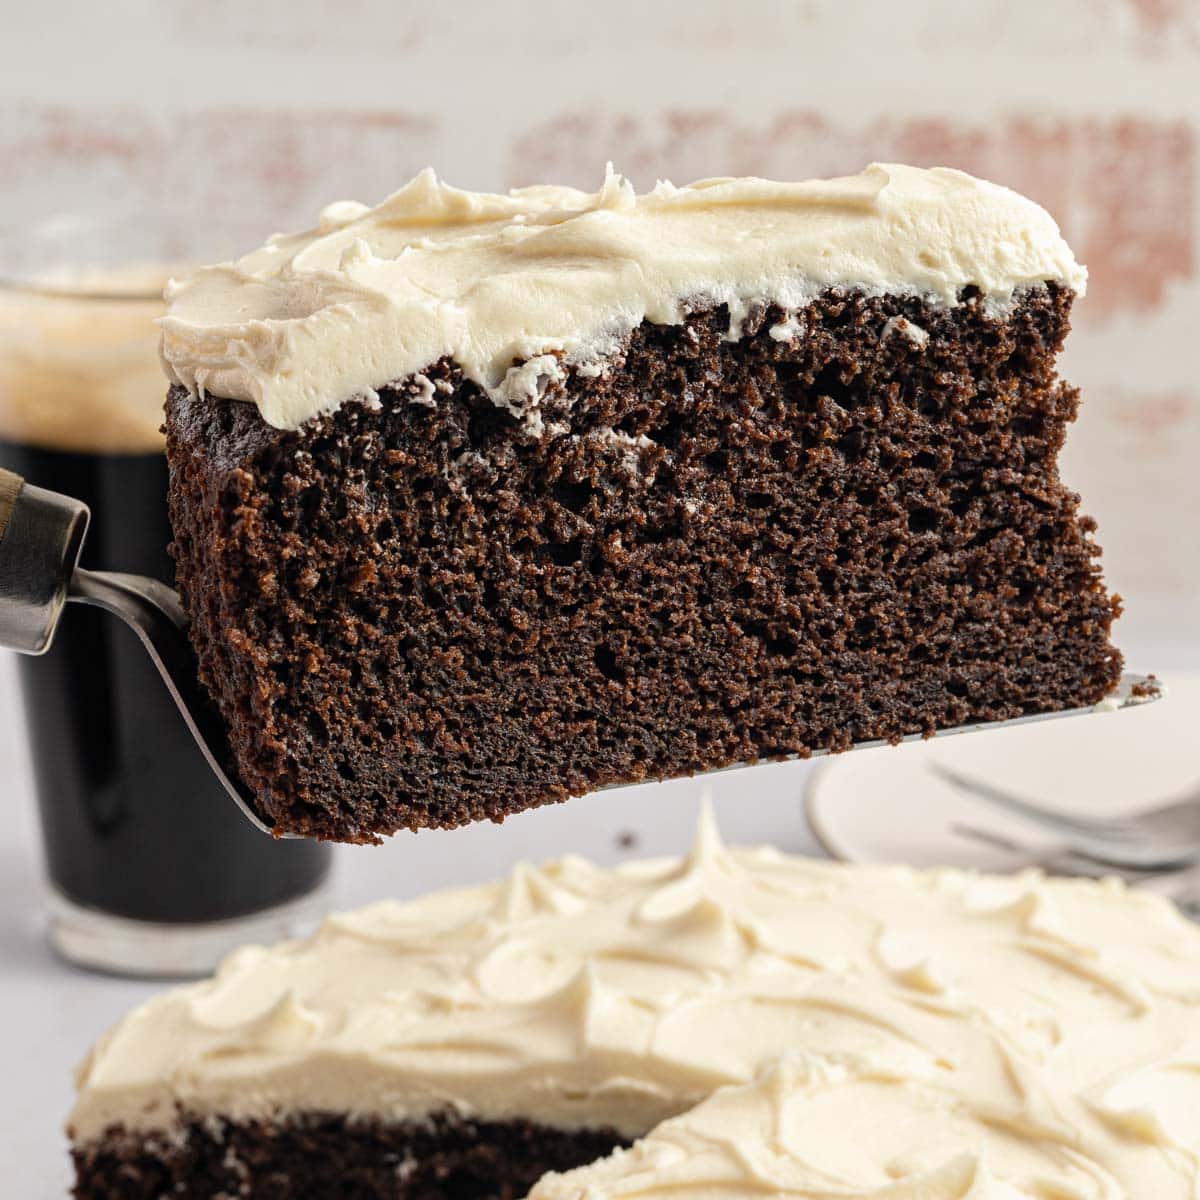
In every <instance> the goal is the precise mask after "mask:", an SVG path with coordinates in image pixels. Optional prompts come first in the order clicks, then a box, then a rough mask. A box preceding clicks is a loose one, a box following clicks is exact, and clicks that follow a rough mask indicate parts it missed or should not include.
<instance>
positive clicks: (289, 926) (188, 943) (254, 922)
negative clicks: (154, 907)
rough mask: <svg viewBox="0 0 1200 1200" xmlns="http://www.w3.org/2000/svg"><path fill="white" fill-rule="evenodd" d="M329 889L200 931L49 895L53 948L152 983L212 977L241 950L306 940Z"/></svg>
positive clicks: (76, 961)
mask: <svg viewBox="0 0 1200 1200" xmlns="http://www.w3.org/2000/svg"><path fill="white" fill-rule="evenodd" d="M329 890H330V889H329V883H328V880H326V881H325V882H323V883H322V884H321V885H320V886H319V887H317V888H316V889H315V890H313V891H310V892H308V893H307V894H306V895H304V896H300V897H298V898H297V899H295V900H290V901H288V902H287V903H286V904H280V905H277V906H276V907H274V908H268V909H264V910H262V911H261V912H256V913H252V914H251V915H250V916H245V917H231V918H229V919H227V920H224V921H205V922H198V923H195V924H175V923H173V922H172V923H168V922H162V921H135V920H130V919H129V918H127V917H115V916H112V915H111V914H110V913H104V912H98V911H97V910H95V909H90V908H84V907H82V906H81V905H78V904H76V903H74V902H73V901H72V900H68V899H67V897H66V896H64V895H63V894H62V893H61V892H59V891H58V890H57V889H55V888H51V889H50V896H49V905H48V907H49V918H50V919H49V924H48V927H47V936H48V938H49V941H50V946H51V948H52V949H53V950H54V952H55V953H56V954H58V955H59V957H60V958H64V959H66V960H67V962H69V963H72V964H73V965H75V966H79V967H87V968H89V969H91V970H94V971H103V972H105V973H108V974H116V975H123V976H140V977H143V978H147V979H186V978H194V977H197V976H202V975H208V974H210V973H211V972H212V971H213V970H214V969H215V968H216V967H217V965H218V964H219V963H220V962H221V960H222V959H223V958H224V957H225V956H226V955H227V954H230V953H231V952H232V951H234V950H236V949H237V948H238V947H239V946H243V945H246V944H248V943H259V944H261V943H269V942H276V941H280V940H282V939H285V938H294V937H302V936H304V935H305V934H307V933H310V932H312V930H313V928H314V927H315V926H316V924H317V923H318V922H319V921H320V919H321V918H322V917H323V916H324V915H325V914H326V912H328V909H329Z"/></svg>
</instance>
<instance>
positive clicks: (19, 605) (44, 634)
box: [0, 468, 91, 654]
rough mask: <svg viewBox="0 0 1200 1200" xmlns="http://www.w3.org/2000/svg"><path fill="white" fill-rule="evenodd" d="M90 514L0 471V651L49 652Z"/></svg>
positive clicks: (74, 502)
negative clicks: (3, 649)
mask: <svg viewBox="0 0 1200 1200" xmlns="http://www.w3.org/2000/svg"><path fill="white" fill-rule="evenodd" d="M90 517H91V514H90V513H89V512H88V509H87V505H86V504H83V503H81V502H80V501H78V500H72V499H71V498H70V497H69V496H61V495H59V494H58V492H48V491H46V490H45V489H44V488H40V487H34V486H33V484H31V483H26V482H25V480H24V479H22V478H21V476H20V475H15V474H13V472H12V471H5V470H4V469H2V468H0V646H3V647H5V648H6V649H9V650H17V651H20V652H21V653H22V654H43V653H45V651H46V650H47V649H49V646H50V642H51V641H52V640H53V638H54V631H55V629H56V628H57V627H58V619H59V617H60V616H61V615H62V610H63V605H64V604H66V602H67V593H68V592H69V591H70V585H71V575H72V573H73V572H74V570H75V564H76V563H77V562H78V561H79V552H80V550H82V549H83V539H84V535H85V534H86V533H87V527H88V521H89V519H90Z"/></svg>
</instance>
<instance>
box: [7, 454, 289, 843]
mask: <svg viewBox="0 0 1200 1200" xmlns="http://www.w3.org/2000/svg"><path fill="white" fill-rule="evenodd" d="M89 516H90V514H89V513H88V509H87V505H85V504H83V503H82V502H80V501H79V500H73V499H72V498H71V497H70V496H63V495H60V494H59V493H58V492H50V491H46V490H45V489H44V488H39V487H34V486H33V485H32V484H30V483H26V482H25V480H24V479H22V478H21V476H19V475H15V474H13V472H11V471H6V470H4V469H3V468H0V648H3V649H8V650H16V651H19V652H20V653H22V654H43V653H45V651H46V650H48V649H49V647H50V643H51V642H52V641H53V640H54V633H55V630H56V629H57V628H58V622H59V619H60V618H61V616H62V612H63V607H64V605H66V604H67V603H68V602H71V603H76V604H90V605H93V606H95V607H97V608H102V609H104V610H105V611H106V612H109V613H112V614H113V615H114V616H116V617H119V618H120V619H121V620H122V621H124V622H125V624H126V625H128V626H129V627H130V629H132V630H133V632H134V633H135V634H137V637H138V640H139V641H140V642H141V644H142V646H143V647H144V648H145V650H146V651H147V653H149V655H150V658H151V659H152V660H153V662H154V665H155V666H156V667H157V668H158V673H159V674H160V675H161V676H162V679H163V682H164V683H165V684H166V685H167V690H168V691H169V692H170V694H171V699H172V700H174V701H175V705H176V707H177V708H178V709H179V712H180V715H181V716H182V717H183V719H184V722H185V723H186V724H187V727H188V730H189V732H190V733H191V734H192V736H193V737H194V738H195V740H196V744H197V745H198V746H199V747H200V750H201V752H202V753H203V755H204V757H205V760H206V761H207V763H208V765H209V767H210V768H211V769H212V772H213V774H214V775H216V777H217V779H218V780H219V781H220V783H221V786H222V787H224V789H225V791H226V792H227V793H228V794H229V796H230V798H231V799H232V800H233V801H234V802H235V803H236V804H237V806H238V807H239V808H240V809H241V810H242V812H243V813H244V814H245V816H246V817H247V818H248V819H249V820H250V821H251V822H252V823H253V824H254V825H256V826H257V827H258V828H259V829H261V830H263V832H265V833H271V832H273V830H272V829H271V828H270V826H269V825H267V824H266V823H265V822H264V821H263V820H262V818H261V817H260V816H259V815H258V813H257V812H256V811H255V808H254V804H253V797H252V796H251V795H250V793H249V792H248V791H247V790H245V789H244V788H243V787H242V786H241V785H240V784H239V783H238V781H237V776H236V774H235V773H234V771H233V768H232V765H231V764H232V762H233V755H232V753H231V751H230V748H229V741H228V737H227V735H226V733H225V727H224V725H223V724H222V723H221V720H220V718H219V717H218V716H217V714H216V712H215V711H214V710H213V708H212V705H211V704H210V702H209V699H208V696H207V695H205V693H204V692H203V690H202V689H201V686H200V682H199V679H198V677H197V671H196V659H195V655H194V654H193V652H192V647H191V643H190V642H189V641H188V638H187V617H186V616H185V614H184V611H183V607H182V605H181V604H180V603H179V596H178V595H177V594H176V593H175V591H174V590H172V589H171V588H169V587H167V585H166V584H165V583H161V582H159V580H157V579H150V578H147V577H145V576H141V575H124V574H120V573H118V572H115V571H85V570H84V569H83V568H82V567H80V566H79V565H78V563H79V553H80V551H81V550H82V548H83V540H84V537H85V535H86V533H87V526H88V520H89ZM285 836H286V835H285Z"/></svg>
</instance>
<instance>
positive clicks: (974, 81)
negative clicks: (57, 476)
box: [0, 0, 1200, 645]
mask: <svg viewBox="0 0 1200 1200" xmlns="http://www.w3.org/2000/svg"><path fill="white" fill-rule="evenodd" d="M0 22H2V24H0V58H2V69H0V180H2V181H3V182H2V184H0V220H3V221H28V220H31V219H33V218H36V217H37V216H39V215H40V214H45V213H47V212H52V211H56V210H60V209H72V208H80V207H92V208H99V209H116V210H119V211H121V212H123V213H126V214H127V215H128V219H129V220H130V221H137V220H141V219H147V215H148V214H152V213H153V212H154V211H155V210H160V209H164V208H165V209H170V210H173V211H174V212H182V213H185V214H186V213H195V214H196V215H197V217H198V218H199V217H200V216H203V215H205V214H212V213H216V214H218V215H219V216H220V217H221V219H222V220H223V221H227V222H232V223H233V224H234V225H235V227H236V228H237V230H238V232H239V237H241V238H242V239H243V240H244V241H245V242H246V244H247V245H249V244H251V243H255V242H257V241H258V240H259V239H260V238H261V237H262V236H263V235H264V234H266V233H269V232H271V231H272V230H275V229H279V228H286V227H302V226H304V225H307V224H308V223H310V222H311V220H312V218H313V216H314V215H315V213H316V211H317V209H318V208H319V207H320V205H321V204H323V203H324V202H325V201H327V200H330V199H333V198H340V197H353V198H356V199H363V200H368V201H374V200H377V199H379V198H381V197H382V196H384V195H385V194H386V193H387V192H389V191H390V190H392V189H394V188H395V187H397V186H398V185H399V184H400V183H401V182H403V181H404V180H405V179H406V178H408V177H409V176H410V175H411V174H413V173H414V172H415V171H417V170H418V169H419V168H421V167H423V166H425V165H426V164H430V163H432V164H433V165H434V166H435V167H436V168H437V169H438V171H439V173H441V174H442V175H443V176H444V177H445V178H448V179H449V180H450V181H452V182H455V183H460V184H462V185H464V186H471V187H485V188H505V187H509V186H512V185H516V184H523V183H529V182H534V181H540V180H554V181H557V182H565V183H572V184H575V185H578V186H584V187H591V186H595V185H596V184H597V183H598V181H599V180H600V178H601V176H602V172H603V169H604V162H605V160H606V159H612V160H613V161H614V162H615V164H616V166H617V168H618V169H619V170H622V171H624V172H625V173H627V174H629V175H630V176H631V177H632V178H633V180H634V182H635V183H636V184H637V185H639V186H649V185H651V184H652V183H653V182H654V180H655V178H656V177H659V176H662V177H667V178H671V179H673V180H674V181H676V182H685V181H687V180H689V179H692V178H695V177H698V176H705V175H718V174H746V173H749V174H761V175H766V176H775V177H779V178H796V177H803V176H807V175H819V174H828V173H840V172H849V171H855V170H858V169H859V168H861V167H862V166H863V165H864V164H865V163H867V162H869V161H870V160H872V159H900V160H906V161H909V162H914V163H918V164H927V165H928V164H948V165H952V166H956V167H962V168H964V169H966V170H968V171H972V172H974V173H977V174H980V175H983V176H986V177H988V178H991V179H994V180H997V181H999V182H1003V183H1005V184H1009V185H1011V186H1012V187H1015V188H1017V189H1018V190H1020V191H1023V192H1025V193H1027V194H1029V195H1031V196H1032V197H1034V198H1035V199H1037V200H1038V201H1040V202H1041V203H1043V204H1044V205H1046V206H1047V207H1048V208H1049V209H1050V210H1051V211H1052V212H1053V213H1054V214H1055V216H1056V217H1057V218H1058V219H1059V222H1060V224H1061V225H1062V226H1063V228H1064V232H1065V233H1066V235H1067V238H1068V240H1069V241H1070V242H1071V244H1072V245H1073V247H1074V248H1075V250H1076V253H1077V254H1078V255H1079V257H1080V258H1081V259H1082V260H1083V261H1084V262H1086V263H1087V265H1088V266H1089V267H1090V269H1091V281H1092V282H1091V290H1090V292H1089V294H1088V296H1087V298H1086V300H1084V301H1083V302H1082V303H1081V304H1080V305H1079V307H1078V309H1077V315H1076V333H1075V335H1074V337H1073V340H1072V343H1071V346H1070V350H1069V352H1068V356H1067V362H1066V370H1067V373H1068V374H1069V376H1070V377H1071V378H1072V379H1073V380H1074V381H1076V382H1077V383H1079V384H1080V385H1081V386H1082V387H1083V389H1084V394H1085V404H1084V409H1083V415H1082V417H1081V419H1080V422H1079V425H1078V426H1077V428H1076V430H1075V432H1074V436H1073V438H1072V441H1071V444H1070V446H1069V448H1068V453H1067V459H1066V463H1065V473H1066V475H1067V478H1068V480H1069V482H1071V483H1072V484H1073V485H1074V486H1075V487H1076V488H1077V489H1078V490H1079V491H1081V492H1082V493H1083V495H1084V498H1085V504H1086V507H1087V508H1088V509H1089V510H1090V511H1092V512H1093V513H1094V514H1095V515H1096V516H1097V518H1098V519H1099V521H1100V528H1101V539H1102V541H1103V544H1104V546H1105V548H1106V564H1107V570H1108V573H1109V576H1110V578H1111V580H1112V582H1113V584H1114V586H1115V587H1116V588H1117V589H1118V590H1119V591H1120V592H1121V593H1122V594H1123V595H1124V596H1125V597H1126V600H1127V606H1128V615H1127V617H1126V618H1125V620H1124V622H1123V623H1122V638H1123V640H1125V641H1126V642H1130V641H1131V640H1132V641H1133V642H1134V643H1136V644H1138V645H1154V644H1157V643H1159V642H1160V641H1177V640H1180V639H1190V638H1192V637H1196V638H1198V639H1200V629H1198V628H1197V620H1196V618H1197V614H1198V613H1200V531H1198V529H1197V524H1198V519H1200V382H1198V378H1200V373H1198V370H1197V364H1198V358H1200V354H1198V351H1200V328H1198V326H1200V250H1198V239H1200V232H1198V216H1200V181H1198V177H1197V171H1198V166H1197V164H1198V160H1200V0H971V2H964V0H906V3H904V4H892V3H880V2H871V0H736V2H734V0H686V2H677V0H555V2H553V3H549V2H541V3H538V2H533V0H493V2H491V3H478V2H472V0H458V2H457V3H437V2H435V0H423V2H409V0H272V2H262V3H252V2H248V0H196V2H193V3H179V2H175V0H113V2H110V3H104V4H97V3H94V2H91V0H75V2H73V3H65V2H60V3H43V4H40V5H35V4H29V3H27V2H23V3H21V4H14V3H8V2H7V0H0Z"/></svg>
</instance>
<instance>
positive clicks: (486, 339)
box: [161, 163, 1086, 431]
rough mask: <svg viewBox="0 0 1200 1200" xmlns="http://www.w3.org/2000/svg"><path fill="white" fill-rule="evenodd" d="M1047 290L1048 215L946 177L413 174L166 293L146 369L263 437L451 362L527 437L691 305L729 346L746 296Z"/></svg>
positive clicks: (1060, 260)
mask: <svg viewBox="0 0 1200 1200" xmlns="http://www.w3.org/2000/svg"><path fill="white" fill-rule="evenodd" d="M1047 280H1058V281H1060V282H1062V283H1065V284H1066V285H1067V286H1069V287H1072V288H1075V289H1076V290H1079V291H1082V290H1083V288H1084V285H1085V281H1086V272H1085V271H1084V270H1083V268H1082V267H1080V266H1079V265H1078V264H1077V263H1076V262H1075V259H1074V257H1073V256H1072V254H1071V251H1070V249H1069V248H1068V247H1067V245H1066V243H1065V242H1064V241H1063V239H1062V237H1061V236H1060V234H1059V231H1058V227H1057V226H1056V225H1055V223H1054V221H1053V220H1052V219H1051V218H1050V216H1049V215H1048V214H1047V213H1046V212H1045V211H1043V210H1042V209H1041V208H1039V207H1038V206H1037V205H1036V204H1034V203H1033V202H1032V201H1029V200H1026V199H1025V198H1023V197H1021V196H1019V195H1017V194H1016V193H1015V192H1011V191H1009V190H1007V189H1006V188H1002V187H998V186H996V185H995V184H991V183H986V182H984V181H982V180H979V179H974V178H972V177H971V176H969V175H965V174H963V173H962V172H961V171H954V170H950V169H948V168H943V167H937V168H933V169H930V170H919V169H917V168H913V167H906V166H901V165H898V164H878V163H877V164H874V165H872V166H871V167H868V168H867V170H866V171H864V172H863V173H862V174H861V175H854V176H849V177H847V178H843V179H830V180H810V181H807V182H802V183H777V182H773V181H770V180H764V179H705V180H700V181H699V182H697V183H693V184H691V185H690V186H688V187H675V186H674V185H672V184H670V183H665V182H663V183H659V184H658V185H657V186H656V187H655V188H654V189H653V190H652V191H650V192H649V193H647V194H646V195H644V196H637V195H636V194H635V192H634V189H633V187H632V186H631V184H630V183H629V181H628V180H626V179H624V178H623V177H622V176H620V175H617V174H615V173H614V172H613V171H612V169H611V167H610V168H609V170H608V172H607V174H606V177H605V180H604V183H603V184H602V186H601V187H600V189H599V190H598V191H597V192H595V193H594V194H593V193H587V192H580V191H577V190H575V189H574V188H565V187H553V186H538V187H528V188H521V189H517V190H514V191H512V192H510V193H508V194H507V195H497V194H493V193H486V192H469V191H464V190H461V189H459V188H455V187H451V186H450V185H448V184H445V183H442V182H441V181H440V180H438V178H437V177H436V175H435V174H434V173H433V171H432V170H428V169H427V170H425V171H422V172H421V173H420V174H419V175H417V176H416V177H415V178H414V179H413V180H411V181H410V182H409V183H407V184H406V185H405V186H404V187H402V188H401V189H400V190H399V191H398V192H395V193H394V194H393V195H391V196H389V197H388V198H387V199H386V200H384V201H383V203H382V204H380V205H378V206H377V207H375V208H367V207H365V206H363V205H361V204H356V203H353V202H346V201H344V202H341V203H337V204H333V205H330V206H329V207H327V208H326V209H325V210H324V211H323V212H322V214H321V217H320V220H319V222H318V224H317V226H316V228H315V229H312V230H310V231H308V232H306V233H301V234H296V235H293V236H282V235H281V236H276V237H274V238H272V239H271V240H270V241H268V243H267V244H266V245H265V246H264V247H262V248H261V249H260V250H256V251H254V252H253V253H251V254H248V255H246V256H245V257H244V258H242V259H240V260H238V261H237V262H232V263H222V264H218V265H216V266H211V267H205V268H204V269H202V270H200V271H198V272H197V273H196V274H195V275H193V276H192V277H191V278H190V279H187V280H184V281H181V282H173V283H172V284H171V285H170V286H169V288H168V291H167V299H168V301H169V309H168V312H167V315H166V317H164V318H163V320H162V322H161V326H162V356H163V362H164V365H165V367H166V370H167V373H168V375H169V377H170V378H171V379H172V381H174V382H177V383H181V384H183V385H185V386H186V387H188V388H190V389H192V390H193V391H196V390H202V391H209V392H212V393H213V394H215V395H218V396H223V397H227V398H229V399H234V400H245V401H250V402H252V403H254V404H256V405H258V407H259V409H260V411H261V412H262V415H263V417H264V418H265V419H266V420H267V421H268V422H269V423H270V424H272V425H274V426H276V427H277V428H297V427H298V426H300V425H301V424H303V423H304V422H305V421H306V420H309V419H310V418H312V417H314V416H317V415H319V414H321V413H323V412H328V411H330V410H331V409H333V408H336V407H337V406H339V405H340V404H342V403H344V402H346V401H348V400H350V399H353V398H356V397H357V398H365V399H367V400H368V401H370V400H372V399H373V398H374V397H375V395H376V394H377V392H378V390H379V389H380V388H383V387H384V386H386V385H388V384H391V383H395V382H398V381H400V380H403V379H406V378H409V377H410V376H413V375H416V374H418V373H419V372H421V371H423V370H425V369H426V368H428V367H429V366H431V365H432V364H433V363H435V362H437V361H439V360H440V359H442V358H447V357H448V358H450V359H453V360H454V361H455V362H456V363H457V364H458V366H459V367H460V368H461V369H462V371H463V374H464V375H465V377H466V378H468V379H470V380H472V381H474V382H475V383H476V384H478V385H479V386H480V387H481V388H483V389H484V390H485V391H486V392H487V393H488V394H489V395H490V396H491V397H492V399H493V400H494V401H495V402H496V403H497V404H502V405H504V406H505V407H508V408H511V409H513V411H514V412H516V413H518V415H522V416H526V417H529V419H530V427H531V428H532V429H534V430H535V431H536V430H537V429H538V428H539V426H538V422H537V420H536V409H537V404H538V400H539V398H540V395H541V393H542V391H544V389H545V387H546V386H548V385H549V384H552V383H554V382H556V381H557V380H558V379H559V378H561V373H562V364H567V365H582V366H585V367H589V368H593V369H594V368H595V366H596V364H600V363H602V362H603V360H604V358H605V357H606V355H609V354H611V353H612V352H613V351H614V350H615V349H616V347H617V346H618V345H619V344H620V341H621V339H622V338H623V337H624V336H625V335H626V334H627V333H628V332H629V331H630V330H631V329H633V328H634V327H635V326H637V325H638V324H639V323H641V322H642V321H643V320H646V321H650V322H652V323H655V324H676V323H679V322H680V321H681V320H682V319H683V315H684V309H685V307H686V306H687V305H688V304H689V303H693V302H698V301H699V302H706V303H712V304H725V305H727V306H728V308H729V312H730V321H731V323H730V336H731V337H737V336H739V335H740V327H741V320H742V318H743V317H744V315H745V313H746V312H747V310H748V309H749V307H750V306H752V305H753V304H755V303H760V302H764V301H769V302H774V303H777V304H780V305H782V306H783V307H784V308H786V309H789V310H794V309H797V308H799V307H802V306H803V305H804V304H805V303H806V302H807V301H808V300H810V299H811V298H812V297H813V296H814V295H815V294H816V293H817V292H819V291H820V290H822V289H823V288H827V287H842V288H854V289H861V290H865V291H867V292H870V293H881V292H903V293H909V294H914V295H918V296H921V297H924V298H926V299H928V300H930V301H931V302H933V303H938V304H947V305H952V304H955V303H957V300H958V296H959V293H960V291H961V290H962V289H963V288H964V287H967V286H969V285H970V286H974V287H976V288H978V289H979V290H980V291H981V292H983V293H984V294H985V296H986V297H987V298H988V300H989V301H990V302H992V303H995V304H998V305H1003V304H1005V303H1007V302H1008V301H1009V300H1010V299H1011V297H1012V295H1013V293H1014V292H1015V291H1017V290H1019V289H1021V288H1023V287H1027V286H1030V285H1034V284H1038V283H1043V282H1045V281H1047ZM534 363H537V364H539V365H538V366H537V367H536V369H534V370H532V371H528V370H525V367H526V366H528V365H530V364H534ZM514 371H516V372H517V375H516V377H514V374H513V372H514ZM522 372H524V373H522ZM527 376H529V378H527ZM434 402H435V403H436V400H435V401H434Z"/></svg>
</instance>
